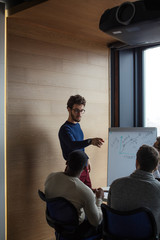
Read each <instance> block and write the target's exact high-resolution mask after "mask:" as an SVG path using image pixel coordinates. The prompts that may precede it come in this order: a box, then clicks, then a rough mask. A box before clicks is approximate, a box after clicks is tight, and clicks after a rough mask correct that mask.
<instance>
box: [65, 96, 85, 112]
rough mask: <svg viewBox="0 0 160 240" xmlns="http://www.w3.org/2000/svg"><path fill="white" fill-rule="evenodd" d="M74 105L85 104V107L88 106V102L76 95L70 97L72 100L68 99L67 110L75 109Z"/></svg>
mask: <svg viewBox="0 0 160 240" xmlns="http://www.w3.org/2000/svg"><path fill="white" fill-rule="evenodd" d="M74 104H78V105H81V104H83V105H84V106H85V105H86V100H85V98H84V97H82V96H80V95H78V94H77V95H75V96H70V98H69V99H68V102H67V108H68V107H69V108H71V109H72V107H73V105H74Z"/></svg>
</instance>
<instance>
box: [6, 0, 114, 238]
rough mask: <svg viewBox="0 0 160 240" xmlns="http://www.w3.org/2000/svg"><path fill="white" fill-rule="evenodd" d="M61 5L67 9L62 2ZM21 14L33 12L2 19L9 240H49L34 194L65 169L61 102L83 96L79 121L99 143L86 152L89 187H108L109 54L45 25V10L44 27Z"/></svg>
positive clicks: (102, 47)
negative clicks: (53, 173)
mask: <svg viewBox="0 0 160 240" xmlns="http://www.w3.org/2000/svg"><path fill="white" fill-rule="evenodd" d="M48 2H52V3H53V1H48ZM76 2H77V1H76ZM70 3H73V2H72V1H71V2H70ZM55 4H58V1H55ZM59 4H62V6H63V7H64V6H65V4H64V1H60V3H59ZM74 4H75V1H74ZM76 4H77V5H76V6H77V7H79V3H78V2H77V3H76ZM42 5H43V6H44V7H45V6H46V5H45V4H42ZM42 5H41V6H42ZM97 5H99V3H98V1H97ZM85 6H86V5H85V2H84V1H82V7H83V8H84V7H85ZM37 7H38V6H37ZM37 7H36V9H37ZM38 8H39V7H38ZM44 10H45V9H44ZM28 11H29V12H28ZM92 11H93V12H92V13H91V14H93V13H94V12H96V7H94V8H92ZM26 13H30V14H31V13H32V10H31V9H30V10H27V12H26V11H25V12H23V13H19V14H18V15H14V17H10V18H9V19H8V55H7V56H8V59H7V81H8V83H7V89H8V90H7V97H8V99H7V122H8V123H7V184H8V240H22V239H23V240H32V239H34V240H42V239H43V240H44V239H46V240H49V239H53V236H54V233H53V230H52V229H51V228H50V227H49V226H48V225H47V223H46V221H45V217H44V211H45V206H44V204H43V202H41V200H40V199H39V198H38V194H37V190H38V189H39V188H40V189H41V190H43V188H44V181H45V179H46V177H47V175H48V174H49V173H50V172H51V171H63V170H64V168H65V161H64V160H63V158H62V153H61V149H60V145H59V140H58V130H59V127H60V126H61V125H62V124H63V122H64V121H65V120H66V119H67V117H68V113H67V109H66V102H67V100H68V98H69V97H70V96H71V95H73V94H77V93H78V94H81V95H82V96H84V97H85V98H86V100H87V105H86V113H85V115H84V116H83V119H82V121H81V126H82V129H83V131H84V135H85V138H89V137H98V136H99V137H102V138H104V139H105V144H104V146H103V147H102V148H101V149H98V148H96V147H92V146H90V147H88V148H87V149H86V152H87V154H88V155H89V157H90V161H91V165H92V171H91V179H92V183H93V187H99V186H105V185H106V182H107V175H106V173H107V143H108V142H107V137H108V136H107V134H108V127H109V106H110V103H109V78H108V75H109V74H108V56H109V50H108V49H107V48H106V45H103V44H102V43H100V42H97V41H96V40H95V41H91V39H92V37H93V36H92V37H91V38H90V39H89V38H80V39H79V37H77V36H76V34H75V35H74V34H73V35H72V36H71V34H70V33H65V32H63V34H62V32H58V31H56V30H54V29H53V28H51V26H48V25H47V24H48V21H49V20H50V17H51V11H49V12H48V14H49V18H48V20H46V25H45V26H42V24H38V21H39V20H40V18H39V17H38V15H35V16H32V18H31V20H30V21H28V19H27V14H26ZM32 14H33V13H32ZM32 14H31V15H32ZM37 14H38V13H37ZM86 14H87V16H89V13H86ZM31 15H30V16H31ZM41 17H42V15H41ZM55 17H56V18H57V17H58V16H55ZM64 18H65V16H64ZM36 19H37V20H36ZM32 20H33V22H32ZM34 21H37V22H36V23H35V22H34ZM63 21H64V22H65V20H64V19H63ZM72 21H73V20H71V22H72ZM82 21H83V20H82ZM52 23H53V22H52ZM59 24H61V23H59ZM76 24H77V23H76ZM84 24H85V20H84ZM90 27H91V26H90ZM73 28H74V26H73ZM73 28H72V30H73ZM84 31H86V30H84Z"/></svg>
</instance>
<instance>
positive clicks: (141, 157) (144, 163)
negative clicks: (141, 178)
mask: <svg viewBox="0 0 160 240" xmlns="http://www.w3.org/2000/svg"><path fill="white" fill-rule="evenodd" d="M158 160H159V153H158V151H157V150H156V149H155V148H154V147H151V146H148V145H142V146H141V147H140V148H139V150H138V152H137V161H138V163H139V164H140V170H143V171H146V172H152V171H153V170H154V169H155V168H156V167H157V165H158Z"/></svg>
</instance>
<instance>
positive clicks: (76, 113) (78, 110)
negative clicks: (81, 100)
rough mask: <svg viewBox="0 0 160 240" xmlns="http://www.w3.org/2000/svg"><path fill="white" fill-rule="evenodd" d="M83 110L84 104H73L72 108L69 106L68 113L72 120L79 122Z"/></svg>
mask: <svg viewBox="0 0 160 240" xmlns="http://www.w3.org/2000/svg"><path fill="white" fill-rule="evenodd" d="M84 112H85V109H84V105H83V104H81V105H78V104H74V105H73V107H72V109H70V108H69V114H70V116H71V118H72V120H73V121H74V122H80V121H81V117H82V114H83V113H84Z"/></svg>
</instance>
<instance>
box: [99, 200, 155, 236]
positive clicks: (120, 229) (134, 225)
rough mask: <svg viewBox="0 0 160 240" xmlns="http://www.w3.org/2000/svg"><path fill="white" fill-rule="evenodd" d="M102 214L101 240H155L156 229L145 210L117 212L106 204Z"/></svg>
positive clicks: (151, 218) (148, 212)
mask: <svg viewBox="0 0 160 240" xmlns="http://www.w3.org/2000/svg"><path fill="white" fill-rule="evenodd" d="M101 208H102V212H103V236H104V238H103V239H107V240H112V239H114V240H117V239H118V240H122V239H123V240H124V239H125V240H127V239H128V240H137V239H139V240H140V239H142V240H151V239H152V240H153V239H154V240H155V239H158V237H157V227H156V222H155V219H154V216H153V214H152V213H151V211H150V210H149V209H147V208H138V209H135V210H132V211H125V212H121V211H117V210H114V209H112V208H110V207H108V206H107V205H106V204H102V205H101Z"/></svg>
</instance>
